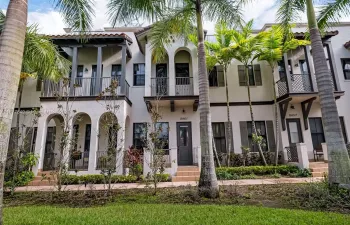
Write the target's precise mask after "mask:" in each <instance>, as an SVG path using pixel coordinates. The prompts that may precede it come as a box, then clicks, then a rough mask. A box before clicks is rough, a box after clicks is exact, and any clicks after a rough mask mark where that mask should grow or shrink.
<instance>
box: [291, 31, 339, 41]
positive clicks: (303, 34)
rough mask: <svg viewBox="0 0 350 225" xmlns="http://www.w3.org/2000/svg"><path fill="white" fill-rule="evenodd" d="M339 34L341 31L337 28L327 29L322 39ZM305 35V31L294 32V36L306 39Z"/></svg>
mask: <svg viewBox="0 0 350 225" xmlns="http://www.w3.org/2000/svg"><path fill="white" fill-rule="evenodd" d="M338 34H339V31H337V30H335V31H326V32H324V33H323V35H322V39H323V40H327V39H329V38H331V37H333V36H336V35H338ZM305 35H306V33H305V32H294V37H295V38H296V39H305Z"/></svg>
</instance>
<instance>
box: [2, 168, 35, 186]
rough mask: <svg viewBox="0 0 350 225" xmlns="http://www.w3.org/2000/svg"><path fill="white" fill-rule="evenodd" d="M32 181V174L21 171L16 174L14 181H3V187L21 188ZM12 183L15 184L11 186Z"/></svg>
mask: <svg viewBox="0 0 350 225" xmlns="http://www.w3.org/2000/svg"><path fill="white" fill-rule="evenodd" d="M33 179H34V173H33V172H32V171H21V172H19V173H18V174H17V176H16V178H15V179H14V181H13V180H12V179H11V180H8V181H5V187H13V186H15V187H22V186H26V185H27V184H29V182H31V181H32V180H33ZM13 182H15V183H14V184H13Z"/></svg>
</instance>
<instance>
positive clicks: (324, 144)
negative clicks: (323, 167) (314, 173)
mask: <svg viewBox="0 0 350 225" xmlns="http://www.w3.org/2000/svg"><path fill="white" fill-rule="evenodd" d="M321 145H322V151H323V160H324V161H325V162H328V147H327V143H322V144H321Z"/></svg>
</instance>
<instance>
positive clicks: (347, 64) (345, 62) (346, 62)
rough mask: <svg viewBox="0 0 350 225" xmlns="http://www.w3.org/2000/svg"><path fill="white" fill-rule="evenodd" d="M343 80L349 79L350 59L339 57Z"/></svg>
mask: <svg viewBox="0 0 350 225" xmlns="http://www.w3.org/2000/svg"><path fill="white" fill-rule="evenodd" d="M341 64H342V68H343V73H344V78H345V80H350V59H341Z"/></svg>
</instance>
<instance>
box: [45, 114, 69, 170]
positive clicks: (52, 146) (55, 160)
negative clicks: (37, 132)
mask: <svg viewBox="0 0 350 225" xmlns="http://www.w3.org/2000/svg"><path fill="white" fill-rule="evenodd" d="M46 124H47V129H46V141H45V146H44V162H43V170H44V171H50V170H54V169H56V168H57V166H58V165H59V160H60V156H61V152H62V151H63V150H62V149H60V141H61V138H62V135H63V127H64V119H63V117H62V116H61V115H60V114H52V115H50V116H49V117H48V118H47V121H46Z"/></svg>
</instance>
